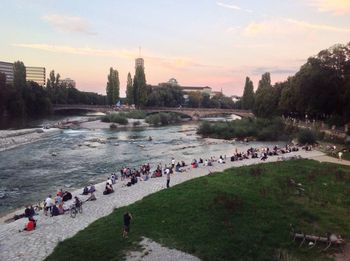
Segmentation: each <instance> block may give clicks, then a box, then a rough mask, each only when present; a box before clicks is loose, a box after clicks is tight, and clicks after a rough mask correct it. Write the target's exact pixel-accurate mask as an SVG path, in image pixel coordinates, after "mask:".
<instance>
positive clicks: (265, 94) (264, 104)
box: [253, 72, 277, 118]
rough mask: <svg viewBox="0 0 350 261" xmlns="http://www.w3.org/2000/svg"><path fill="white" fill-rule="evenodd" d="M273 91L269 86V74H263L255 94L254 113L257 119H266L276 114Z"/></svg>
mask: <svg viewBox="0 0 350 261" xmlns="http://www.w3.org/2000/svg"><path fill="white" fill-rule="evenodd" d="M275 97H276V94H275V89H274V88H273V87H272V86H271V77H270V73H269V72H267V73H264V74H263V75H262V76H261V80H260V81H259V85H258V89H257V90H256V93H255V102H254V110H253V111H254V113H255V115H256V116H258V117H264V118H268V117H271V116H273V115H274V114H276V113H277V110H276V109H277V107H276V105H275Z"/></svg>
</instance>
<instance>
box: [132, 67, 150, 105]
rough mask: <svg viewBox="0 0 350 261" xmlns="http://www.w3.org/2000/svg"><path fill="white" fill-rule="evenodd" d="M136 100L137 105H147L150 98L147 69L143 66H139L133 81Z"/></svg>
mask: <svg viewBox="0 0 350 261" xmlns="http://www.w3.org/2000/svg"><path fill="white" fill-rule="evenodd" d="M133 93H134V102H135V105H136V106H137V107H141V106H145V105H146V104H147V100H148V97H147V96H148V93H149V90H148V88H147V85H146V76H145V71H144V69H143V67H142V66H137V67H136V71H135V76H134V82H133Z"/></svg>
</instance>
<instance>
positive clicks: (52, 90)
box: [46, 70, 61, 104]
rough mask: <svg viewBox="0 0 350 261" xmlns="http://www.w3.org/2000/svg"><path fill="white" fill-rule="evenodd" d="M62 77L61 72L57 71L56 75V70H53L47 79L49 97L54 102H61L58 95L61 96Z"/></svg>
mask: <svg viewBox="0 0 350 261" xmlns="http://www.w3.org/2000/svg"><path fill="white" fill-rule="evenodd" d="M60 77H61V76H60V74H59V73H57V74H56V76H55V71H54V70H52V71H51V72H50V74H49V78H48V79H47V83H46V90H47V93H48V96H49V99H50V100H51V102H52V103H54V104H57V103H59V100H58V97H59V82H60Z"/></svg>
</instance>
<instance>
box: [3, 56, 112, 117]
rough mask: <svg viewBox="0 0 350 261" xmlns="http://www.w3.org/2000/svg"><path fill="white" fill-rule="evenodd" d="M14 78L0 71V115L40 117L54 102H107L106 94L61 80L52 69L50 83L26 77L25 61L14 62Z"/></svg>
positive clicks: (46, 113) (49, 109) (45, 113)
mask: <svg viewBox="0 0 350 261" xmlns="http://www.w3.org/2000/svg"><path fill="white" fill-rule="evenodd" d="M13 72H14V79H13V82H7V81H6V75H5V74H4V73H1V72H0V116H1V117H2V116H4V115H7V116H10V117H19V118H24V117H32V118H34V117H41V116H45V115H48V114H51V112H52V106H53V104H106V96H103V95H99V94H97V93H92V92H82V91H79V90H77V89H76V88H75V87H74V86H72V85H71V84H68V83H66V82H62V81H60V75H59V74H56V75H55V72H54V71H51V72H50V75H49V78H48V79H47V86H46V87H43V86H40V85H39V84H38V83H36V82H34V81H27V80H26V67H25V66H24V64H23V62H21V61H17V62H15V63H14V64H13Z"/></svg>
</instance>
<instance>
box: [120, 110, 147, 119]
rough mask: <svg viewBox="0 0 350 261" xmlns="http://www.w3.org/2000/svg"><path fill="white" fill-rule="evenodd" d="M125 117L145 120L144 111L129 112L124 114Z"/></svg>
mask: <svg viewBox="0 0 350 261" xmlns="http://www.w3.org/2000/svg"><path fill="white" fill-rule="evenodd" d="M125 116H126V118H129V119H144V118H146V113H145V112H144V111H130V112H128V113H125Z"/></svg>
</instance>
